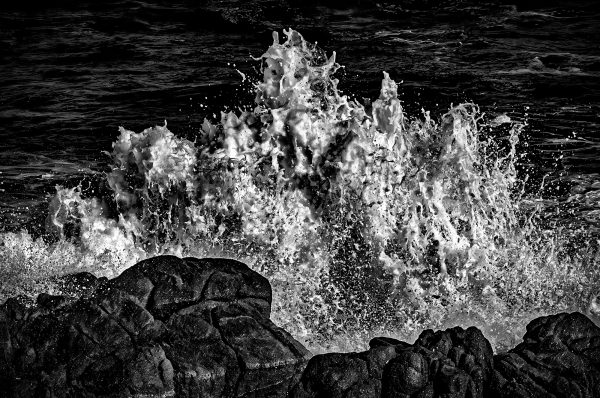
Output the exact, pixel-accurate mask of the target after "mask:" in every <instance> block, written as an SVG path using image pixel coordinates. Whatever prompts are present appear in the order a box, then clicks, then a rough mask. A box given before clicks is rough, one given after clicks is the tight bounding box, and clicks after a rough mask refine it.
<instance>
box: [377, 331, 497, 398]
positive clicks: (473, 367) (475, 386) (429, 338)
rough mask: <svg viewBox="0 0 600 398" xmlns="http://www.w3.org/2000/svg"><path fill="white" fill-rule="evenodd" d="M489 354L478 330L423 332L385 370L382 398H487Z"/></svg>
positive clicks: (490, 349)
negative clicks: (435, 397)
mask: <svg viewBox="0 0 600 398" xmlns="http://www.w3.org/2000/svg"><path fill="white" fill-rule="evenodd" d="M492 364H493V351H492V347H491V345H490V343H489V342H488V341H487V340H486V338H485V337H484V336H483V334H482V333H481V331H479V329H477V328H474V327H470V328H468V329H467V330H464V329H462V328H460V327H455V328H452V329H448V330H445V331H437V332H433V331H432V330H426V331H424V332H423V333H421V336H419V338H418V339H417V341H416V342H415V344H414V345H413V346H412V347H408V348H404V349H401V350H400V351H399V352H398V355H397V356H396V357H395V358H393V359H392V360H391V361H390V362H389V363H388V364H387V365H386V367H385V370H384V378H383V379H384V383H383V394H382V396H383V397H402V398H404V397H406V398H408V397H434V396H443V397H448V398H450V397H474V398H475V397H487V396H488V395H489V391H488V390H489V389H488V386H489V381H490V379H491V374H492V370H493V368H492Z"/></svg>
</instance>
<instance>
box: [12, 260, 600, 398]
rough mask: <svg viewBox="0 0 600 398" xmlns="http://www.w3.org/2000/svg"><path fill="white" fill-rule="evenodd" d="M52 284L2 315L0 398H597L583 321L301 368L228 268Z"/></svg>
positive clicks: (179, 265) (139, 269)
mask: <svg viewBox="0 0 600 398" xmlns="http://www.w3.org/2000/svg"><path fill="white" fill-rule="evenodd" d="M57 283H58V284H59V285H60V286H61V288H62V290H63V291H64V292H65V295H64V296H51V295H48V294H41V295H40V296H38V298H37V304H36V305H35V306H33V307H30V308H26V307H25V306H23V305H22V304H20V303H19V301H18V300H16V299H10V300H8V301H6V302H5V303H4V304H3V305H2V306H0V397H1V398H4V397H19V398H21V397H23V398H25V397H48V398H53V397H90V398H94V397H138V398H142V397H169V396H175V397H286V396H289V397H292V398H310V397H314V398H380V397H382V398H392V397H393V398H438V397H439V398H487V397H491V398H509V397H520V398H525V397H527V398H529V397H531V398H537V397H540V398H542V397H543V398H558V397H589V398H593V397H600V329H599V328H598V327H596V326H595V325H594V323H592V321H590V320H589V319H588V318H587V317H585V316H584V315H583V314H580V313H572V314H558V315H553V316H548V317H542V318H538V319H536V320H534V321H532V322H531V323H530V324H529V325H528V327H527V333H526V334H525V336H524V341H523V342H522V343H521V344H519V345H518V346H517V347H515V348H514V349H512V350H511V351H509V352H507V353H503V354H499V355H496V356H494V355H493V352H492V347H491V345H490V343H489V342H488V341H487V340H486V338H485V337H484V336H483V334H482V333H481V331H479V330H478V329H477V328H474V327H470V328H468V329H466V330H465V329H462V328H460V327H455V328H452V329H447V330H445V331H436V332H434V331H432V330H426V331H424V332H423V333H421V335H420V336H419V338H418V339H417V340H416V341H415V343H414V344H408V343H405V342H402V341H399V340H396V339H392V338H389V337H377V338H374V339H373V340H371V341H370V342H369V347H370V349H369V350H368V351H364V352H358V353H347V354H340V353H330V354H323V355H316V356H314V357H313V358H312V359H310V361H308V358H309V356H310V354H309V352H308V351H307V350H306V349H305V348H304V347H303V346H302V345H301V344H300V343H298V342H297V341H296V340H294V339H293V338H292V337H291V336H290V335H289V334H288V333H287V332H286V331H284V330H282V329H281V328H278V327H277V326H275V325H274V324H273V323H272V322H271V321H270V320H269V315H270V311H271V287H270V285H269V283H268V281H267V280H266V279H265V278H264V277H262V276H261V275H259V274H258V273H256V272H254V271H252V270H251V269H250V268H248V267H247V266H246V265H244V264H243V263H240V262H238V261H234V260H225V259H202V260H199V259H193V258H185V259H180V258H177V257H173V256H160V257H155V258H152V259H149V260H146V261H142V262H141V263H138V264H136V265H135V266H133V267H132V268H130V269H128V270H127V271H125V272H123V274H121V275H120V276H119V277H117V278H115V279H113V280H106V279H102V278H100V279H97V278H95V277H94V276H93V275H91V274H88V273H81V274H75V275H70V276H67V277H65V278H62V279H61V280H59V281H57ZM307 361H308V364H307Z"/></svg>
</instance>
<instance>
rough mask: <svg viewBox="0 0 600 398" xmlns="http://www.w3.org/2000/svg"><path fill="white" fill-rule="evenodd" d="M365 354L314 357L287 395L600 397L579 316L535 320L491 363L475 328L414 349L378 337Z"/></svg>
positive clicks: (430, 337) (598, 338) (591, 342)
mask: <svg viewBox="0 0 600 398" xmlns="http://www.w3.org/2000/svg"><path fill="white" fill-rule="evenodd" d="M369 347H370V349H369V350H368V351H365V352H360V353H350V354H324V355H316V356H314V357H313V358H312V359H311V360H310V361H309V363H308V365H307V367H306V369H305V371H304V373H303V375H302V377H301V379H300V381H299V383H298V384H297V385H296V386H295V387H294V389H293V391H292V393H291V396H292V397H294V398H308V397H314V398H325V397H336V398H354V397H364V398H368V397H369V398H370V397H373V398H375V397H384V398H392V397H396V398H436V397H440V398H442V397H443V398H459V397H461V398H463V397H464V398H478V397H481V398H486V397H494V398H509V397H522V398H525V397H531V398H533V397H546V398H553V397H556V398H558V397H565V398H566V397H600V377H599V376H600V373H599V372H600V328H598V327H597V326H596V325H595V324H594V323H593V322H592V321H591V320H590V319H588V318H587V317H586V316H584V315H583V314H581V313H577V312H576V313H572V314H566V313H563V314H557V315H552V316H548V317H542V318H538V319H535V320H534V321H532V322H531V323H530V324H529V325H528V327H527V334H526V335H525V337H524V341H523V343H521V344H519V345H518V346H517V347H515V348H514V349H512V350H511V351H509V352H508V353H503V354H499V355H496V356H494V355H493V351H492V347H491V345H490V343H489V342H488V341H487V339H486V338H485V337H484V336H483V334H482V333H481V331H479V330H478V329H477V328H474V327H470V328H468V329H466V330H464V329H462V328H460V327H455V328H452V329H448V330H445V331H436V332H434V331H432V330H426V331H424V332H423V333H421V335H420V336H419V338H418V339H417V340H416V341H415V343H414V344H412V345H411V344H408V343H405V342H401V341H398V340H395V339H391V338H387V337H378V338H375V339H373V340H371V342H370V343H369Z"/></svg>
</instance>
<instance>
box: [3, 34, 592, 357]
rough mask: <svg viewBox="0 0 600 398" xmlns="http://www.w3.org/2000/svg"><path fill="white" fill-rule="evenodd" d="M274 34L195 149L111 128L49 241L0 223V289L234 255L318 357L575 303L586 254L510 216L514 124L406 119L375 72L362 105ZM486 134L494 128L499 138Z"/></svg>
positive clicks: (326, 66)
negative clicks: (374, 92) (256, 69)
mask: <svg viewBox="0 0 600 398" xmlns="http://www.w3.org/2000/svg"><path fill="white" fill-rule="evenodd" d="M285 34H286V36H287V38H286V40H285V41H283V42H280V40H279V38H278V35H277V34H274V42H273V44H272V45H271V47H270V48H269V49H268V50H267V51H266V52H265V53H264V54H263V55H262V56H261V57H260V58H259V60H260V62H261V68H262V73H263V76H262V80H261V81H258V82H256V84H255V90H256V99H255V108H254V110H253V111H248V112H241V113H238V114H236V113H233V112H229V113H222V114H221V118H220V121H218V122H215V121H209V120H205V121H204V124H203V126H202V129H201V131H199V133H198V136H197V137H196V139H195V142H191V141H189V140H186V139H182V138H179V137H177V136H176V135H174V134H173V133H172V132H171V131H169V130H168V129H167V127H166V124H165V126H162V127H160V126H159V127H154V128H149V129H146V130H144V131H143V132H141V133H134V132H131V131H128V130H125V129H123V128H121V131H120V132H121V135H120V137H119V139H118V140H117V141H116V142H115V143H114V144H113V150H112V153H111V154H110V156H111V158H112V161H113V168H112V171H111V172H110V173H108V174H107V176H106V184H107V186H108V187H109V188H110V191H109V192H110V194H109V195H106V196H105V197H85V195H83V194H82V191H81V189H80V188H74V189H66V188H59V189H58V192H57V194H56V196H55V198H54V199H53V200H52V203H51V205H50V212H49V218H48V231H49V232H52V233H54V234H55V235H56V236H58V237H59V240H58V243H54V244H47V243H44V242H43V241H33V240H32V239H31V238H30V237H26V236H25V234H21V235H16V234H3V235H2V239H3V245H1V246H0V250H2V253H1V255H2V258H8V260H7V261H5V268H6V270H4V273H5V274H9V273H10V272H13V274H14V273H15V272H14V271H15V269H19V268H18V266H17V265H15V264H21V263H26V264H28V265H27V267H28V268H27V270H26V271H23V270H20V271H19V273H17V274H15V275H14V276H13V278H14V280H15V281H16V282H15V284H14V285H13V290H11V288H5V289H4V292H3V293H4V294H5V295H6V294H7V290H6V289H8V292H9V293H15V291H16V292H17V293H24V294H30V295H32V294H35V293H36V292H38V291H39V289H40V288H39V286H38V285H37V283H38V282H37V281H40V280H44V277H47V276H48V275H56V274H60V273H65V272H72V271H74V270H89V271H92V272H94V273H96V274H97V275H103V276H109V277H110V276H114V275H115V274H117V273H119V272H121V271H122V270H123V269H125V268H127V267H129V266H131V265H132V264H133V263H135V262H136V261H138V260H140V259H142V258H145V257H147V256H150V255H154V254H159V253H175V254H179V255H195V256H208V255H213V256H215V255H216V256H226V257H234V258H238V259H243V260H245V261H247V262H248V263H250V265H251V266H252V267H253V268H254V269H256V270H258V271H260V272H261V273H263V274H264V275H265V276H267V277H268V278H269V280H270V282H271V284H272V286H273V290H274V302H273V305H274V307H275V308H274V318H275V321H276V322H277V323H279V324H280V326H282V327H284V328H285V329H287V330H289V331H291V332H292V333H293V334H294V335H295V337H297V338H299V339H300V340H302V341H303V342H305V343H306V344H307V345H308V346H309V347H312V348H313V349H315V350H321V349H325V350H327V349H331V348H332V347H333V348H337V349H354V350H356V349H358V348H359V346H358V344H360V343H359V342H364V341H368V339H367V338H365V337H366V336H370V335H373V334H378V335H381V334H382V333H387V334H393V335H396V336H401V337H403V338H410V336H412V335H413V334H414V333H415V332H416V331H418V330H421V329H422V328H423V327H440V326H443V325H445V324H448V323H457V322H459V323H460V322H462V323H465V324H474V325H476V326H479V327H482V328H483V329H484V330H485V331H486V335H489V336H490V337H491V339H492V340H493V341H494V343H495V344H496V345H497V347H503V346H509V345H511V344H512V341H511V340H510V339H511V338H512V337H511V336H506V335H502V336H501V335H499V334H498V333H500V330H502V331H503V332H505V331H506V323H507V322H509V320H510V319H511V318H512V321H510V322H514V323H519V324H523V323H524V322H522V321H521V320H520V319H519V318H526V319H530V318H533V317H534V316H536V315H538V314H539V313H543V312H555V311H558V310H562V309H564V308H566V307H571V306H574V305H576V304H577V303H583V302H584V301H585V299H586V297H587V295H589V294H590V289H591V286H592V283H593V282H594V275H595V274H594V273H593V272H592V271H590V269H589V267H587V265H586V264H584V262H585V259H583V260H578V259H574V258H571V259H570V260H569V261H570V262H569V264H567V265H565V263H564V259H563V257H561V256H563V255H564V253H561V251H560V243H559V242H558V239H559V238H557V237H556V236H555V235H552V234H549V233H548V232H545V231H543V230H541V229H540V228H539V227H537V226H536V224H535V212H532V211H531V210H529V211H523V210H522V209H521V204H522V203H523V198H522V190H521V188H522V186H523V184H524V182H523V181H520V180H519V179H518V178H517V172H516V169H515V165H516V162H517V153H516V145H517V143H518V140H519V132H520V130H521V128H522V126H521V125H519V124H514V123H511V122H510V120H501V121H497V120H495V121H493V122H492V123H489V124H487V125H486V123H485V120H484V118H483V115H482V114H481V113H480V111H479V109H478V107H477V106H476V105H474V104H461V105H458V106H455V107H453V108H451V109H450V110H449V111H448V113H446V114H445V115H443V116H442V117H441V118H439V119H436V118H433V117H431V115H430V114H429V113H428V112H423V115H421V116H419V117H410V116H409V115H406V114H405V113H404V111H403V107H402V103H401V100H400V99H399V98H398V91H397V84H396V83H395V82H394V81H393V80H392V79H391V78H390V76H389V75H388V74H387V73H385V72H384V78H383V80H382V85H381V93H380V96H379V99H377V100H376V101H374V102H372V103H369V104H361V103H359V102H357V101H355V100H352V99H350V98H349V97H348V96H346V95H342V93H341V92H340V91H339V90H338V80H336V79H335V78H334V74H335V72H336V71H337V70H338V69H339V67H340V65H339V64H337V63H336V59H335V53H333V55H331V56H327V55H326V54H325V52H324V51H323V50H321V49H320V48H318V47H317V46H316V45H313V44H311V43H308V42H307V41H305V40H304V38H303V37H302V36H301V35H300V34H299V33H298V32H296V31H293V30H288V31H285ZM482 129H504V130H502V131H504V132H505V135H504V137H503V139H502V141H503V142H502V145H500V144H499V143H498V142H496V141H492V140H486V139H485V137H484V134H482V132H481V131H482ZM502 148H504V149H502ZM27 239H29V240H27ZM19 241H24V242H28V243H27V244H25V245H22V247H18V244H16V243H15V242H19ZM11 242H12V243H11ZM35 253H38V254H35ZM39 253H42V254H43V253H50V255H45V256H44V255H39ZM56 253H59V254H58V256H59V257H60V256H62V257H64V259H63V261H62V263H61V262H60V261H58V260H52V259H53V258H54V257H53V255H54V254H56ZM24 259H25V260H24ZM578 261H579V263H578ZM59 263H60V264H59ZM40 269H44V270H45V271H44V272H41V273H40V271H39V270H40ZM596 278H597V277H596ZM23 281H28V282H23ZM596 283H597V281H596ZM42 285H43V287H44V288H47V287H48V285H47V284H42ZM16 287H18V289H17V288H16ZM15 289H17V290H15ZM19 289H20V290H19ZM495 325H502V327H501V328H500V330H498V331H497V332H496V331H495V330H494V328H495ZM513 332H514V334H515V336H517V335H519V331H518V330H516V329H515V330H514V331H513ZM365 335H366V336H365ZM357 336H360V337H359V338H355V337H357ZM502 339H505V340H502Z"/></svg>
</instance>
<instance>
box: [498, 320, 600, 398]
mask: <svg viewBox="0 0 600 398" xmlns="http://www.w3.org/2000/svg"><path fill="white" fill-rule="evenodd" d="M494 364H495V369H496V371H495V372H494V373H495V378H494V379H495V383H496V385H495V389H496V390H497V391H498V396H499V397H502V398H504V397H506V398H508V397H544V398H553V397H590V398H591V397H600V329H599V328H598V327H597V326H596V325H594V323H593V322H592V321H590V320H589V319H588V318H587V317H585V316H584V315H583V314H580V313H578V312H575V313H572V314H558V315H553V316H548V317H542V318H538V319H535V320H533V321H532V322H531V323H530V324H529V325H528V326H527V333H525V337H524V338H523V342H522V343H521V344H519V345H518V346H516V347H515V348H513V349H512V350H510V351H509V352H508V353H506V354H501V355H497V356H496V357H495V358H494Z"/></svg>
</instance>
